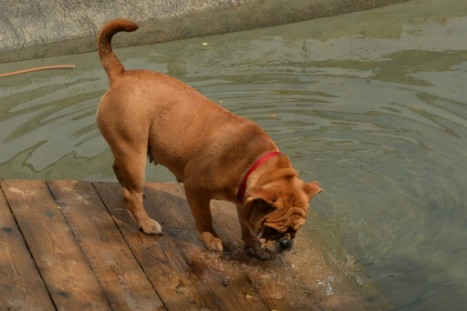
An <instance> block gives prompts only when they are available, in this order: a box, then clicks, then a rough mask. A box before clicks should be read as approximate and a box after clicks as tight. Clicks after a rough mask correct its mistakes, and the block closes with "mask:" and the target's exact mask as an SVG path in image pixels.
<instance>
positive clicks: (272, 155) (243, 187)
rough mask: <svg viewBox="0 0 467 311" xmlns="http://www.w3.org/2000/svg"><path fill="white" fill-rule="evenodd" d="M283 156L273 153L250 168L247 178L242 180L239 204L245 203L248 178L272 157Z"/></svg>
mask: <svg viewBox="0 0 467 311" xmlns="http://www.w3.org/2000/svg"><path fill="white" fill-rule="evenodd" d="M279 154H281V153H280V152H279V151H271V152H268V153H266V154H265V155H263V156H262V157H261V158H259V159H258V160H256V162H255V163H253V165H252V166H251V167H250V169H249V170H248V171H247V172H246V174H245V176H244V177H243V179H242V183H241V184H240V187H238V192H237V200H238V201H239V202H243V197H244V195H245V190H246V182H247V181H248V177H250V175H251V174H252V173H253V172H254V171H255V170H256V169H257V168H258V167H260V166H261V165H262V164H263V163H264V162H266V161H267V160H269V159H270V158H272V157H275V156H277V155H279Z"/></svg>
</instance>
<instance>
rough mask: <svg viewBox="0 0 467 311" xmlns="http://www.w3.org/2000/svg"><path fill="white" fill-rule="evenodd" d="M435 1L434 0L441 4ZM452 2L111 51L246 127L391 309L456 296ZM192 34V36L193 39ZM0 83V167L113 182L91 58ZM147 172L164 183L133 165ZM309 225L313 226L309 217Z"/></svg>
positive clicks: (464, 30)
mask: <svg viewBox="0 0 467 311" xmlns="http://www.w3.org/2000/svg"><path fill="white" fill-rule="evenodd" d="M441 2H442V3H441ZM465 38H467V3H466V2H465V1H464V0H450V1H435V0H432V1H429V0H423V1H422V0H420V1H413V2H410V3H406V4H402V5H396V6H392V7H387V8H383V9H378V10H373V11H366V12H360V13H354V14H348V15H344V16H338V17H332V18H325V19H319V20H314V21H309V22H304V23H298V24H293V25H287V26H279V27H273V28H267V29H261V30H255V31H248V32H241V33H235V34H229V35H223V36H214V37H207V38H201V39H192V40H186V41H181V42H172V43H167V44H159V45H152V46H145V47H137V48H129V49H123V50H119V51H118V54H119V56H120V57H121V58H122V59H123V60H124V63H125V65H126V67H127V68H149V69H153V70H159V71H163V72H168V73H170V74H171V75H174V76H176V77H178V78H180V79H183V80H184V81H187V82H188V83H190V84H191V85H193V86H194V87H196V88H198V89H199V90H201V91H202V92H203V93H204V94H206V95H207V96H208V97H210V98H211V99H213V100H214V101H216V102H218V103H220V104H221V105H223V106H225V107H227V108H228V109H230V110H232V111H234V112H236V113H238V114H241V115H244V116H247V117H249V118H251V119H253V120H255V121H257V122H258V123H260V124H261V126H262V127H263V128H265V130H266V131H268V132H269V133H270V134H271V136H273V138H274V139H275V140H276V141H277V142H278V144H279V146H280V147H281V149H282V151H284V152H285V153H287V154H288V155H289V156H290V157H291V158H292V161H293V163H294V165H295V167H297V168H298V169H299V170H300V172H301V174H302V176H303V178H304V179H317V180H319V181H320V182H321V184H322V185H323V187H324V189H325V192H324V193H322V194H321V195H320V196H319V197H318V198H317V199H316V200H315V201H314V209H315V210H316V214H317V215H319V219H320V220H319V221H315V222H314V223H313V225H311V224H310V231H309V232H311V233H312V234H319V232H317V231H318V229H316V228H319V230H320V231H322V232H321V233H320V234H322V235H323V236H324V237H326V236H332V235H337V234H338V235H339V237H340V238H342V239H343V241H344V245H345V247H346V248H347V249H349V250H350V252H351V253H352V254H353V256H354V259H355V260H356V261H357V262H358V263H359V264H360V265H361V266H362V267H364V269H365V272H366V273H367V274H368V275H369V276H370V277H371V278H372V279H373V280H375V281H376V282H377V284H378V285H379V286H380V287H381V289H382V291H383V293H384V294H385V295H387V296H388V297H389V299H390V300H391V301H392V302H393V304H394V306H395V308H396V309H397V310H426V309H429V310H461V309H463V307H464V305H465V304H467V297H466V296H465V293H466V292H467V265H466V262H465V259H466V258H467V246H466V244H465V241H467V226H466V223H467V210H466V208H467V206H466V203H465V202H466V201H467V194H466V192H465V185H466V184H467V160H466V159H467V104H466V98H467V90H466V82H465V81H466V80H467V79H466V77H467V40H465ZM203 43H204V44H203ZM49 63H75V64H77V69H75V70H73V71H54V72H51V71H48V72H37V73H32V74H28V75H24V76H16V77H11V78H4V79H2V80H0V103H1V104H0V177H3V178H47V179H59V178H72V179H99V180H102V179H113V178H114V177H113V173H112V170H111V167H110V166H111V165H110V164H111V160H112V157H111V154H110V152H109V150H108V148H107V146H106V145H105V143H104V141H103V140H102V138H101V137H100V135H99V133H98V130H97V129H96V126H95V111H96V108H97V103H98V101H99V98H100V96H101V95H102V94H103V92H104V90H105V89H106V87H107V80H106V77H105V75H104V72H103V70H102V69H101V67H100V64H99V62H98V60H97V56H96V55H95V54H87V55H77V56H66V57H60V58H54V59H47V60H40V61H38V60H36V61H28V62H21V63H15V64H14V63H10V64H1V65H0V71H1V72H5V71H10V70H14V69H18V68H19V67H22V68H24V67H30V66H38V65H43V64H49ZM148 175H149V176H148V179H149V180H173V178H172V177H171V175H170V174H169V173H167V171H165V170H161V169H160V168H158V169H154V168H152V167H150V168H148ZM316 226H317V227H316Z"/></svg>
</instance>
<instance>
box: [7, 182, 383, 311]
mask: <svg viewBox="0 0 467 311" xmlns="http://www.w3.org/2000/svg"><path fill="white" fill-rule="evenodd" d="M0 185H1V189H0V309H1V310H67V311H68V310H81V311H82V310H177V311H178V310H222V311H227V310H374V309H375V305H371V304H370V303H369V302H368V301H367V299H365V298H363V296H362V295H361V294H360V292H359V290H358V288H356V287H357V286H356V285H355V284H353V283H352V282H351V281H349V279H350V278H348V277H346V276H345V275H344V274H339V273H338V272H336V271H333V267H330V265H329V263H327V262H326V261H325V260H324V259H323V254H322V252H321V251H320V249H319V247H316V246H315V245H314V243H313V241H311V240H309V239H306V238H305V237H304V234H299V236H298V238H297V240H298V241H297V245H296V250H295V251H294V252H289V253H287V254H285V255H283V256H279V257H277V258H276V259H273V260H270V261H259V260H256V259H253V258H250V257H249V256H247V255H246V254H244V252H243V251H242V249H241V245H242V244H241V240H240V229H239V225H238V221H237V218H236V215H235V208H233V207H231V206H229V204H227V203H221V202H213V204H212V210H213V214H214V219H215V226H216V228H217V230H218V233H219V235H220V236H221V238H222V239H223V241H224V242H225V245H226V247H227V248H228V249H229V250H228V251H226V252H224V253H222V254H216V253H210V252H207V251H205V250H204V247H203V246H202V243H201V241H200V239H199V238H198V235H197V233H196V231H195V226H194V221H193V218H192V216H191V212H190V210H189V207H188V205H187V203H186V200H185V197H184V194H183V189H182V186H180V185H178V184H155V183H148V184H147V185H146V190H145V206H146V208H147V210H148V212H149V214H150V215H151V216H152V217H153V218H154V219H156V220H158V221H159V222H160V223H161V225H162V227H163V229H164V235H162V236H148V235H145V234H143V233H141V232H140V231H139V230H138V228H137V226H136V223H135V221H134V220H133V218H132V217H131V216H130V215H129V213H128V212H127V211H126V209H125V208H124V207H123V203H122V200H121V195H120V187H119V185H118V184H117V183H111V182H109V183H102V182H92V183H91V182H83V181H49V182H44V181H39V180H2V181H1V182H0Z"/></svg>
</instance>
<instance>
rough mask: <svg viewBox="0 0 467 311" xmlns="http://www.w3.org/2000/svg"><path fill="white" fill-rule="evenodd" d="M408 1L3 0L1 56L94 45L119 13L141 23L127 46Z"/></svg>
mask: <svg viewBox="0 0 467 311" xmlns="http://www.w3.org/2000/svg"><path fill="white" fill-rule="evenodd" d="M406 1H408V0H293V1H291V0H140V1H118V0H109V1H100V0H57V1H24V0H23V1H21V0H19V1H18V0H0V7H1V10H0V29H1V32H0V62H10V61H17V60H24V59H33V58H42V57H48V56H55V55H63V54H75V53H83V52H89V51H93V50H95V37H96V34H97V32H98V30H99V29H100V28H101V27H102V25H103V24H104V23H105V22H106V21H108V20H110V19H113V18H116V17H124V18H129V19H132V20H135V21H136V22H137V23H138V24H139V25H140V26H141V28H140V30H139V31H137V32H135V33H134V34H133V35H132V36H125V39H121V40H116V46H120V47H122V46H130V45H136V44H150V43H156V42H165V41H171V40H177V39H184V38H190V37H196V36H205V35H212V34H219V33H226V32H234V31H240V30H246V29H252V28H258V27H264V26H272V25H279V24H285V23H292V22H298V21H303V20H307V19H312V18H317V17H324V16H332V15H337V14H342V13H348V12H354V11H359V10H365V9H371V8H376V7H381V6H385V5H389V4H394V3H400V2H406ZM117 39H118V37H117ZM123 40H125V41H123Z"/></svg>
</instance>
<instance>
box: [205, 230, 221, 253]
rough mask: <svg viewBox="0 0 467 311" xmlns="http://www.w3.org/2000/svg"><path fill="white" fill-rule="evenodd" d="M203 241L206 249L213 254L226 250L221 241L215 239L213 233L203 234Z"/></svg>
mask: <svg viewBox="0 0 467 311" xmlns="http://www.w3.org/2000/svg"><path fill="white" fill-rule="evenodd" d="M201 239H202V240H203V243H204V245H205V246H206V248H207V249H208V250H210V251H211V252H222V251H223V250H224V246H222V241H221V239H219V238H218V237H215V236H214V235H213V234H212V233H211V232H203V233H202V234H201Z"/></svg>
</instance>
